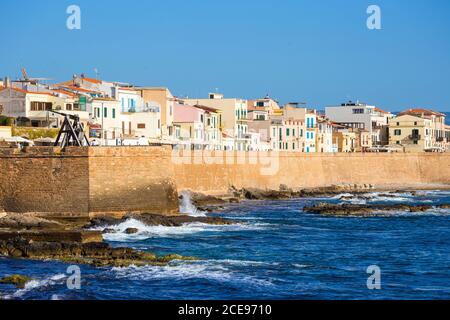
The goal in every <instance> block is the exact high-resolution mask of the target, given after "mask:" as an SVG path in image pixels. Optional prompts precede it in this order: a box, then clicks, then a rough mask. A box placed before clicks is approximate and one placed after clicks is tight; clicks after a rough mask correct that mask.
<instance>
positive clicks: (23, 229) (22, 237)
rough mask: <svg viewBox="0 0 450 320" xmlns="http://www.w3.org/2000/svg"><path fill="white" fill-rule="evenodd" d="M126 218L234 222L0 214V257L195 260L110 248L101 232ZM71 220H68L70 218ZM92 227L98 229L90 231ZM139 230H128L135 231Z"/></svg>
mask: <svg viewBox="0 0 450 320" xmlns="http://www.w3.org/2000/svg"><path fill="white" fill-rule="evenodd" d="M128 219H136V220H138V221H140V222H142V223H144V224H146V225H162V226H170V227H176V226H181V225H183V224H185V223H193V222H200V223H207V224H214V225H219V224H220V225H225V224H231V223H233V221H231V220H226V219H222V218H218V217H192V216H187V215H176V216H164V215H158V214H139V215H137V214H127V215H125V216H123V217H122V218H113V217H103V218H94V219H91V220H90V221H89V222H88V223H87V224H84V225H82V226H79V222H78V223H77V224H73V223H72V222H70V221H69V222H64V220H63V219H57V220H52V219H51V218H48V219H47V218H45V219H44V218H41V217H39V216H37V215H34V214H31V213H29V214H17V213H13V214H5V215H3V216H2V217H0V256H4V257H11V258H21V259H35V260H59V261H63V262H67V263H76V264H88V265H93V266H97V267H103V266H114V267H125V266H130V265H136V266H143V265H158V266H162V265H166V264H168V263H169V262H170V261H173V260H198V258H196V257H186V256H182V255H179V254H169V255H164V256H156V255H155V254H153V253H148V252H143V251H139V250H134V249H130V248H113V247H112V246H110V245H109V244H108V243H106V242H103V237H102V233H108V232H114V230H112V229H109V230H108V227H110V226H112V225H117V224H120V223H122V222H125V221H127V220H128ZM69 220H70V219H69ZM95 227H100V228H103V230H101V231H94V230H90V229H92V228H95ZM138 231H139V230H137V229H136V230H127V232H126V233H134V232H138Z"/></svg>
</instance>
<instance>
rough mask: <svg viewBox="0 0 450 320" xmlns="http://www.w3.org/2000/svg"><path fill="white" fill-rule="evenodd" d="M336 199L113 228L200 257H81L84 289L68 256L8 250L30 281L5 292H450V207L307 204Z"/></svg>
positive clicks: (102, 295)
mask: <svg viewBox="0 0 450 320" xmlns="http://www.w3.org/2000/svg"><path fill="white" fill-rule="evenodd" d="M367 196H368V197H369V199H365V200H361V199H351V200H345V201H351V202H354V203H416V204H417V203H425V204H440V203H450V192H449V191H419V192H418V193H417V194H416V195H415V196H413V195H411V194H409V193H398V194H394V195H393V197H392V196H390V197H385V196H383V195H382V194H380V193H370V194H367ZM339 198H340V196H336V197H332V198H323V199H319V198H314V199H298V200H289V201H262V202H245V203H241V204H238V205H232V206H229V207H227V208H226V210H225V211H222V212H218V213H212V214H213V215H219V216H224V217H229V218H232V219H235V220H238V221H239V224H237V225H232V226H209V225H204V224H198V223H197V224H189V225H185V226H182V227H161V226H159V227H154V226H153V227H149V226H144V225H142V224H140V223H139V222H137V221H133V220H130V221H127V222H126V223H123V224H121V225H117V226H115V229H116V230H118V231H121V230H124V229H125V228H126V227H129V226H134V227H137V228H139V229H140V232H139V233H138V234H135V235H126V234H124V233H121V232H118V233H116V234H110V235H107V236H106V238H107V240H108V241H109V242H110V243H111V244H112V245H114V246H131V247H133V248H137V249H141V250H148V251H151V252H156V253H158V254H166V253H174V252H175V253H179V254H183V255H192V256H197V257H200V258H202V259H203V260H201V261H192V262H181V261H175V262H173V263H171V264H170V265H169V266H166V267H153V266H152V267H128V268H94V267H90V266H81V272H82V273H81V289H80V290H69V289H68V288H67V285H66V280H67V277H68V274H67V273H66V269H67V267H68V265H66V264H64V263H59V262H51V261H42V262H36V261H27V260H15V259H6V258H0V276H4V275H8V274H16V273H19V274H27V275H30V276H32V277H33V278H34V279H35V280H34V281H32V282H30V283H28V284H27V286H26V287H25V288H24V289H17V288H14V287H13V286H7V285H0V295H2V296H3V298H5V299H449V298H450V282H449V281H450V210H448V209H445V210H444V209H433V210H430V211H428V212H425V213H407V212H395V213H392V215H391V216H389V217H370V218H356V217H352V218H348V217H339V218H338V217H323V216H319V215H314V214H306V213H304V212H302V208H303V206H304V205H305V204H312V203H317V202H320V201H327V202H342V201H343V200H340V199H339ZM370 265H377V266H378V267H379V268H380V270H381V289H380V290H369V289H368V288H367V285H366V283H367V278H368V277H369V274H367V272H366V269H367V267H368V266H370Z"/></svg>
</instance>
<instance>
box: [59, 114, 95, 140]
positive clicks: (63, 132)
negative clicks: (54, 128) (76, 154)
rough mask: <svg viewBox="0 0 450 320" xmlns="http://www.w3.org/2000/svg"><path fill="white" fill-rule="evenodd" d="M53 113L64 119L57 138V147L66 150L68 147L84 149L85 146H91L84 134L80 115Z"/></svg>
mask: <svg viewBox="0 0 450 320" xmlns="http://www.w3.org/2000/svg"><path fill="white" fill-rule="evenodd" d="M51 112H53V113H56V114H59V115H61V116H63V117H64V121H63V124H62V126H61V129H60V130H59V133H58V136H57V137H56V141H55V147H56V146H61V148H65V147H68V146H75V147H82V146H83V145H85V146H89V145H90V144H89V140H88V138H87V137H86V135H85V134H84V127H83V124H82V123H81V122H80V117H79V116H78V115H74V114H66V113H63V112H59V111H53V110H52V111H51Z"/></svg>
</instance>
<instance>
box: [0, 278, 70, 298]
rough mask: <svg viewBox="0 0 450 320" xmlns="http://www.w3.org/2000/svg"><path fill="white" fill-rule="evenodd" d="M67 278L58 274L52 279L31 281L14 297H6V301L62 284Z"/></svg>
mask: <svg viewBox="0 0 450 320" xmlns="http://www.w3.org/2000/svg"><path fill="white" fill-rule="evenodd" d="M64 278H66V275H65V274H56V275H54V276H52V277H50V278H46V279H42V280H30V281H28V282H27V283H26V284H25V287H24V288H23V289H19V290H17V291H16V292H14V293H13V294H12V295H6V296H4V297H3V298H4V299H6V300H11V299H17V298H21V297H22V296H24V295H25V294H27V293H28V292H30V291H33V290H36V289H40V288H43V287H49V286H53V285H56V284H60V283H62V280H63V279H64Z"/></svg>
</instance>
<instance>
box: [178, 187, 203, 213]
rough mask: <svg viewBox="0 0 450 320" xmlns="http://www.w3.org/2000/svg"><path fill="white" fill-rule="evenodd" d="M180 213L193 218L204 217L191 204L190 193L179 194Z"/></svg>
mask: <svg viewBox="0 0 450 320" xmlns="http://www.w3.org/2000/svg"><path fill="white" fill-rule="evenodd" d="M180 212H181V213H184V214H187V215H190V216H193V217H206V213H205V212H204V211H201V210H198V208H197V207H196V206H195V205H194V204H193V203H192V198H191V193H190V192H189V191H182V192H181V203H180Z"/></svg>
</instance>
